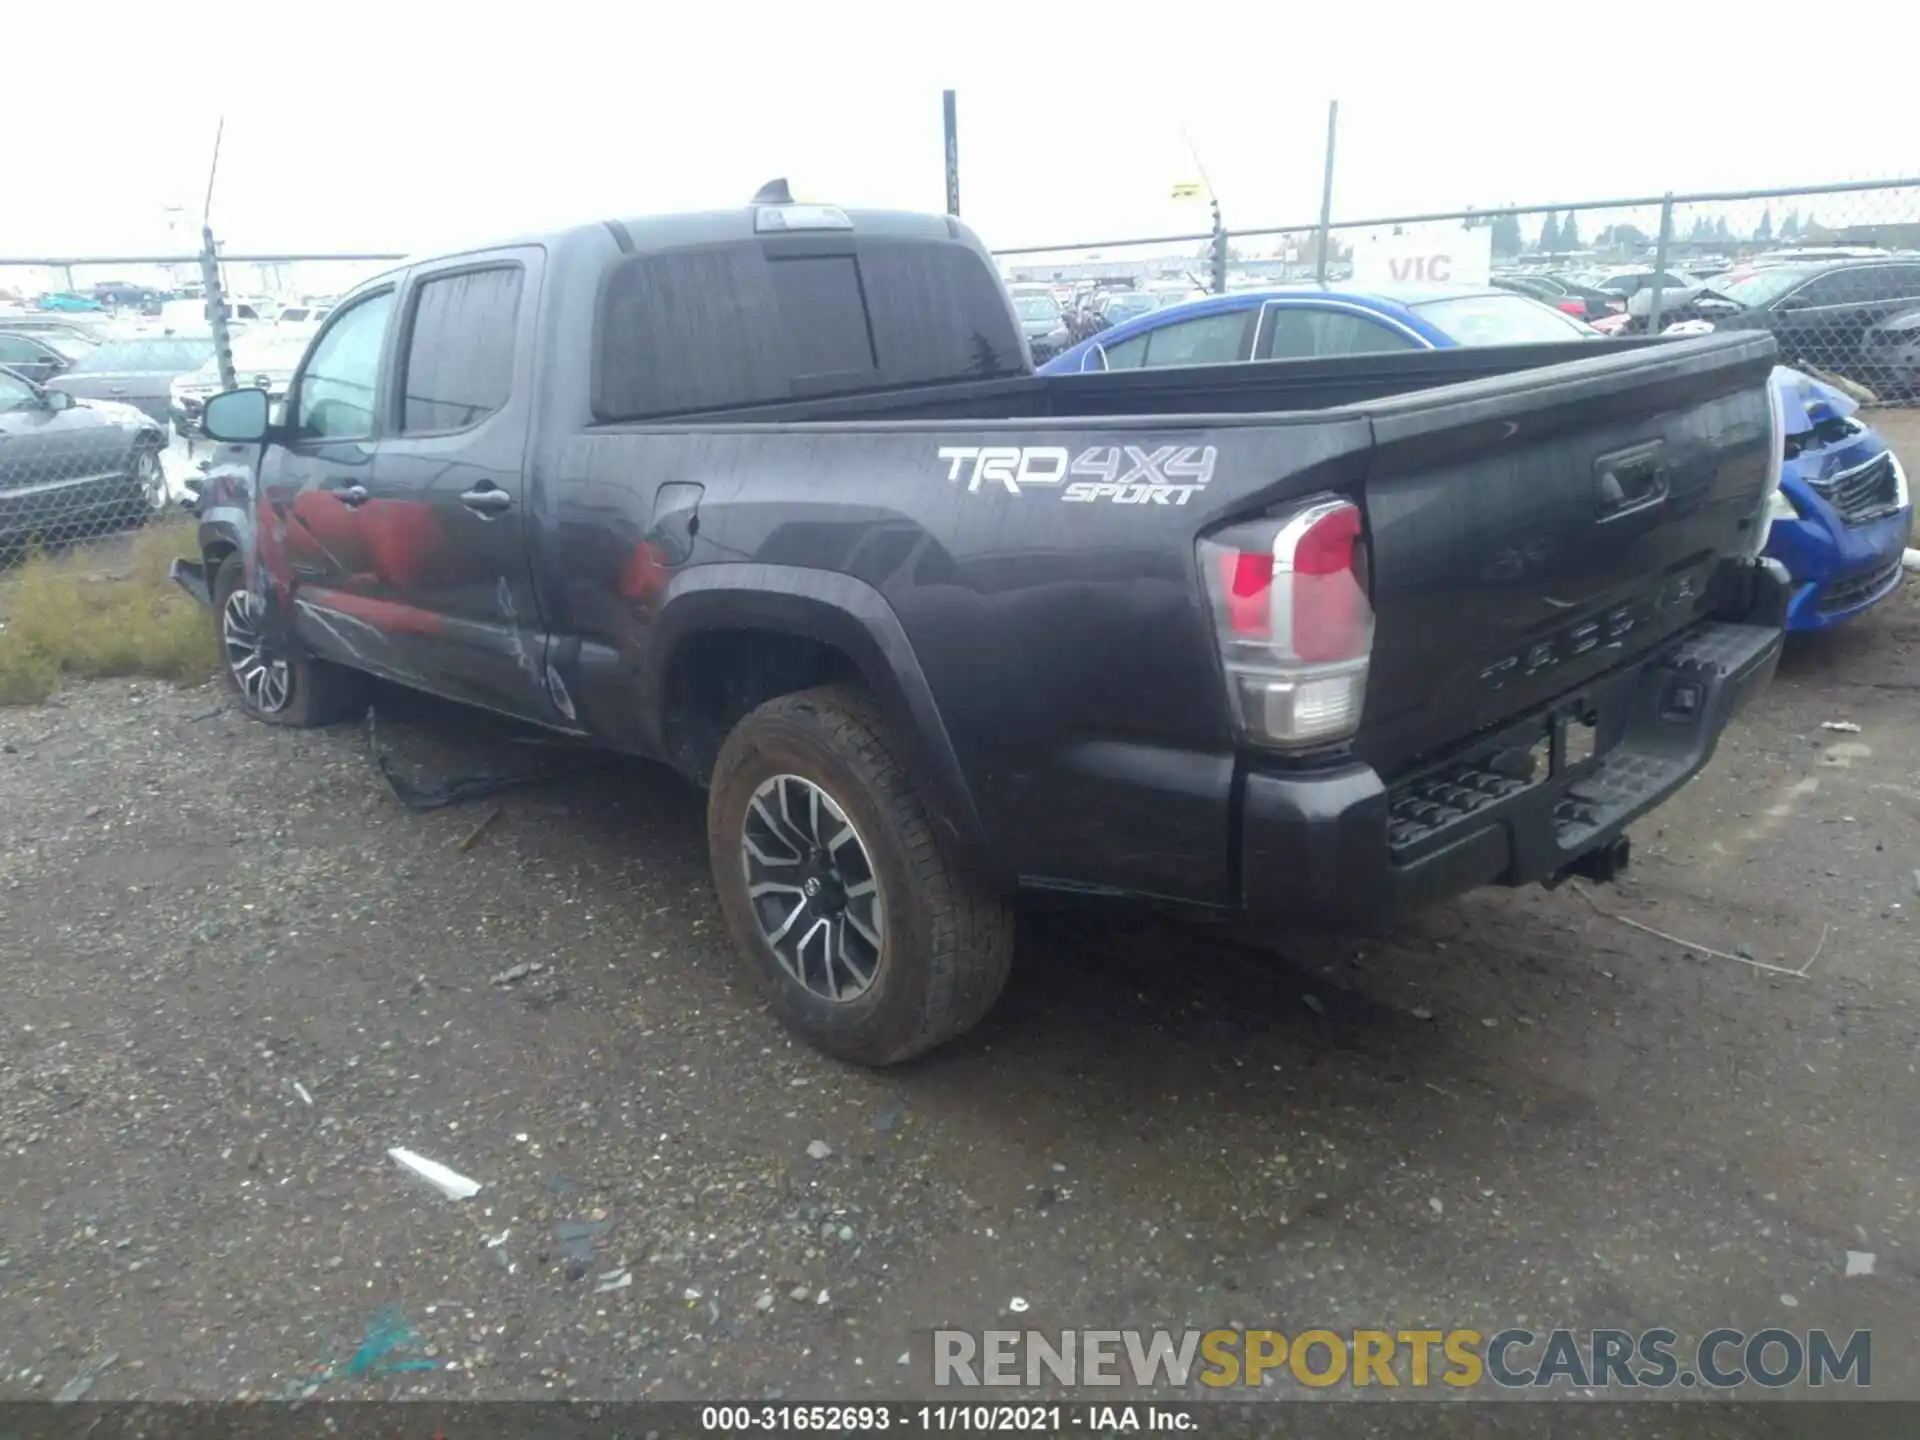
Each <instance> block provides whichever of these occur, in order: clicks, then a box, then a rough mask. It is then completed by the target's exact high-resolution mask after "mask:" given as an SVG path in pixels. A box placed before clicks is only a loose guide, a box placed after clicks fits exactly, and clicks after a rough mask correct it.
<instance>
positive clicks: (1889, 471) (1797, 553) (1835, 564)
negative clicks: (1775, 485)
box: [1766, 367, 1913, 630]
mask: <svg viewBox="0 0 1920 1440" xmlns="http://www.w3.org/2000/svg"><path fill="white" fill-rule="evenodd" d="M1773 383H1774V389H1775V393H1776V395H1777V396H1778V397H1779V401H1780V408H1781V411H1782V414H1783V416H1784V419H1785V425H1784V428H1785V432H1786V457H1785V460H1784V462H1783V464H1782V466H1781V470H1780V488H1779V490H1778V491H1776V492H1775V494H1774V497H1773V509H1772V521H1773V524H1772V526H1771V528H1770V530H1769V532H1768V535H1767V550H1766V553H1767V554H1768V555H1770V556H1772V557H1773V558H1774V559H1776V560H1778V561H1780V563H1781V564H1783V565H1785V566H1786V567H1787V573H1788V574H1789V575H1791V576H1792V577H1793V585H1794V589H1793V598H1792V601H1791V602H1790V604H1789V607H1788V610H1787V628H1788V629H1789V630H1825V629H1827V628H1828V627H1830V626H1833V625H1837V624H1839V623H1840V622H1841V621H1843V620H1847V619H1850V618H1851V617H1853V616H1855V615H1858V614H1859V613H1860V612H1861V611H1863V610H1866V609H1869V608H1870V607H1872V606H1874V605H1877V604H1878V603H1879V602H1880V601H1882V600H1884V599H1886V597H1887V596H1889V595H1891V594H1892V593H1893V592H1894V591H1895V590H1896V589H1898V588H1899V585H1900V578H1901V574H1902V570H1901V564H1900V559H1901V555H1902V553H1903V552H1904V551H1905V549H1906V547H1907V545H1908V544H1909V543H1911V542H1910V540H1909V538H1908V537H1909V536H1910V535H1911V534H1912V532H1913V501H1912V496H1911V493H1910V492H1909V490H1908V487H1907V476H1906V472H1905V470H1904V469H1903V468H1902V466H1901V464H1900V458H1899V456H1897V455H1895V454H1894V453H1893V450H1892V448H1891V447H1890V446H1888V444H1887V442H1886V441H1885V440H1883V439H1882V438H1881V437H1880V435H1879V434H1878V433H1877V432H1876V431H1875V430H1874V429H1873V428H1872V427H1871V426H1869V425H1867V424H1866V423H1865V422H1864V421H1862V420H1861V419H1859V417H1858V416H1857V414H1856V413H1855V412H1856V411H1857V410H1858V409H1859V407H1858V406H1857V405H1856V404H1855V403H1854V402H1853V400H1851V399H1850V398H1849V397H1847V396H1846V395H1844V394H1842V393H1841V392H1840V391H1838V390H1836V389H1834V388H1833V387H1832V386H1830V385H1823V384H1821V383H1820V382H1819V381H1818V380H1815V379H1813V378H1811V377H1810V376H1807V375H1802V374H1801V373H1800V372H1799V371H1797V370H1788V369H1785V368H1784V367H1783V368H1781V369H1777V370H1775V371H1774V373H1773Z"/></svg>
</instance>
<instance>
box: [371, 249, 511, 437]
mask: <svg viewBox="0 0 1920 1440" xmlns="http://www.w3.org/2000/svg"><path fill="white" fill-rule="evenodd" d="M519 313H520V267H519V266H517V265H515V266H503V267H501V268H499V269H495V270H463V271H461V272H459V273H458V274H455V275H446V276H442V277H441V278H439V279H437V280H428V281H426V282H425V283H424V284H422V285H419V286H418V287H416V288H415V290H414V300H413V323H412V325H411V326H410V327H409V328H408V331H407V355H406V360H405V362H404V367H405V368H404V369H403V370H402V371H401V375H402V388H401V408H400V433H401V434H403V435H432V434H439V433H445V432H446V431H449V430H464V429H466V428H467V427H468V426H470V425H478V424H479V423H480V422H481V421H482V420H484V419H486V418H487V416H489V415H491V414H493V412H494V411H496V410H498V409H499V408H500V407H501V406H502V405H504V404H506V403H507V395H508V393H509V392H510V391H511V390H512V388H513V332H514V321H515V319H516V317H517V316H518V315H519Z"/></svg>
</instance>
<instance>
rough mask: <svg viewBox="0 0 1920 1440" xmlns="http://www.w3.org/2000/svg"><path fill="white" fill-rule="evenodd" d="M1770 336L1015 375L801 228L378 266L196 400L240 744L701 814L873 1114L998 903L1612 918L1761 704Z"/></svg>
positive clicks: (963, 977)
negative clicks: (563, 788)
mask: <svg viewBox="0 0 1920 1440" xmlns="http://www.w3.org/2000/svg"><path fill="white" fill-rule="evenodd" d="M1773 361H1774V342H1773V340H1772V338H1771V337H1769V336H1767V335H1764V334H1751V333H1748V334H1731V335H1714V336H1708V337H1703V338H1697V339H1691V338H1690V339H1683V340H1654V339H1649V340H1645V341H1628V342H1622V343H1621V344H1619V345H1617V346H1614V345H1609V346H1605V347H1601V346H1596V345H1593V344H1592V343H1591V342H1586V341H1579V340H1575V341H1572V342H1569V343H1566V344H1537V345H1519V346H1505V347H1489V348H1485V349H1477V350H1453V351H1440V352H1431V353H1412V352H1409V353H1398V354H1384V355H1357V356H1349V357H1338V358H1329V359H1315V360H1297V361H1276V362H1271V363H1261V364H1252V365H1232V366H1214V365H1199V366H1190V367H1183V368H1178V369H1160V370H1133V371H1124V372H1112V373H1104V374H1102V373H1095V374H1084V375H1079V374H1076V375H1061V376H1043V375H1036V374H1034V373H1033V371H1032V367H1031V362H1030V358H1029V354H1028V351H1027V347H1026V346H1025V344H1024V343H1023V341H1022V334H1021V324H1020V320H1019V317H1018V315H1017V313H1016V311H1015V309H1014V307H1013V305H1012V304H1011V302H1010V301H1009V298H1008V296H1007V293H1006V290H1005V288H1004V286H1003V285H1002V283H1001V281H1000V279H999V277H998V275H997V273H996V271H995V268H994V265H993V262H992V260H991V258H990V256H989V255H988V253H987V251H986V250H985V249H984V247H983V246H982V245H981V244H980V242H979V241H978V240H977V239H976V238H975V237H974V235H973V234H972V233H971V232H970V231H969V230H968V229H967V228H966V227H964V226H963V225H962V224H961V223H960V222H959V221H958V220H956V219H954V218H951V217H947V216H927V215H913V214H899V213H890V212H863V211H848V210H841V209H837V208H833V207H827V206H813V205H798V204H794V203H792V202H791V201H790V200H789V199H788V198H787V196H786V195H785V194H784V191H783V189H782V188H781V187H779V186H777V185H776V186H773V187H769V189H768V190H767V191H763V192H762V194H761V195H760V196H758V197H756V200H755V202H754V203H752V204H750V205H748V206H746V207H743V208H741V209H738V210H732V211H726V212H718V213H711V214H697V215H675V216H663V217H652V218H646V219H638V220H613V221H606V222H602V223H595V224H588V225H582V226H577V227H574V228H571V229H566V230H558V231H553V232H549V233H546V234H542V235H537V236H534V237H532V238H528V239H522V240H517V241H514V242H511V243H507V244H501V245H496V246H486V247H480V248H475V249H471V250H466V251H462V252H459V253H454V254H446V255H440V256H437V257H434V258H430V259H423V260H418V261H413V262H410V263H408V264H406V265H405V266H403V267H401V268H398V269H395V270H392V271H390V272H388V273H386V274H384V275H382V276H379V277H378V278H375V279H372V280H370V281H368V282H367V283H365V284H363V285H361V286H360V287H359V288H358V289H357V290H356V291H355V292H354V293H352V294H351V295H349V296H347V297H346V298H345V299H343V300H342V301H341V302H340V304H339V306H338V308H337V309H335V310H334V312H333V313H332V314H331V315H330V316H329V317H328V318H327V321H326V323H325V325H324V326H323V327H322V328H321V329H320V330H319V332H318V333H317V335H316V336H315V338H314V340H313V342H312V344H311V346H310V347H309V349H308V350H307V352H306V354H305V356H304V358H303V359H302V360H301V362H300V365H299V368H298V370H297V371H296V373H295V375H294V377H293V380H292V382H291V385H290V387H289V390H288V393H287V396H286V398H285V400H284V402H282V403H280V404H279V405H278V406H274V405H271V404H270V403H269V397H268V396H267V395H266V394H265V393H264V392H261V391H258V390H238V391H234V392H230V393H228V394H224V395H219V396H216V397H214V398H212V399H210V400H209V401H208V402H207V405H206V409H205V414H204V427H205V429H206V431H207V432H208V434H210V435H211V436H212V437H213V438H215V439H216V440H219V441H222V442H225V444H226V446H227V447H228V448H224V449H223V450H222V451H221V452H220V454H219V457H218V459H217V460H216V463H214V464H213V466H212V467H211V469H210V471H209V473H208V475H207V477H206V480H205V482H204V485H203V487H202V492H201V494H200V496H199V498H198V501H197V514H198V524H199V540H200V549H201V557H202V558H201V560H200V561H198V562H192V563H183V564H182V566H181V567H180V569H179V571H178V572H177V578H178V579H179V580H180V581H181V583H182V584H184V585H186V586H187V587H188V588H189V589H192V590H194V591H195V592H196V593H198V594H199V595H201V596H202V597H203V598H204V599H205V600H206V601H207V602H208V603H209V604H210V605H211V606H212V608H213V613H214V617H215V623H216V625H217V626H218V627H219V634H220V639H221V643H222V647H223V653H224V655H225V657H226V661H227V665H226V673H227V679H228V681H229V682H230V683H231V685H232V687H233V690H234V693H235V694H236V696H237V697H238V701H239V703H240V704H241V705H242V706H243V707H244V708H245V709H246V711H247V712H248V713H249V714H251V715H252V716H254V717H256V718H258V719H260V720H263V721H267V722H270V723H274V724H282V725H316V724H321V723H324V722H326V721H328V720H331V719H335V718H339V717H342V716H344V715H347V714H349V713H351V710H352V708H353V706H354V704H355V700H354V692H355V684H356V681H357V679H358V678H359V676H360V675H362V674H368V675H376V676H381V677H384V678H386V679H388V680H392V681H397V682H399V683H401V684H403V685H408V686H413V687H417V688H419V689H421V690H425V691H430V692H433V693H435V694H438V695H441V696H444V697H448V698H450V699H453V700H456V701H463V702H466V703H469V704H473V705H477V706H482V707H485V708H486V709H488V710H491V711H495V712H498V713H500V714H503V715H507V716H511V717H514V718H516V719H519V720H522V721H528V722H532V723H534V724H537V725H541V726H546V727H550V728H552V729H554V730H557V731H562V732H566V733H567V734H569V735H572V736H575V737H578V738H580V739H582V740H585V741H591V742H594V743H597V744H599V745H602V746H606V747H610V748H612V749H614V750H618V751H623V752H627V753H631V754H635V755H640V756H648V757H652V758H655V759H657V760H660V761H663V762H665V763H666V764H668V765H670V766H672V767H674V768H675V769H677V770H679V771H680V772H681V773H682V774H684V775H685V776H686V777H687V778H688V779H689V780H691V781H693V782H694V783H695V784H697V785H701V786H704V787H705V789H706V793H707V817H708V818H707V827H708V840H709V844H710V849H711V859H712V869H713V879H714V885H715V889H716V891H717V893H718V898H719V904H720V907H721V909H722V911H723V912H724V915H725V918H726V922H727V925H728V927H729V929H730V931H731V934H732V937H733V939H734V940H735V942H736V943H737V945H738V947H739V949H740V951H741V952H742V954H743V955H744V956H745V957H746V958H747V960H748V961H749V962H750V963H751V965H752V967H753V969H754V970H755V972H756V973H757V974H758V975H759V976H760V977H761V978H762V979H763V980H764V982H765V985H766V988H767V992H768V993H769V994H770V996H771V997H772V999H773V1001H774V1004H775V1005H776V1007H777V1008H778V1010H779V1012H780V1013H781V1015H782V1016H783V1017H784V1018H785V1019H786V1020H787V1021H788V1022H789V1023H790V1024H791V1025H792V1026H793V1027H794V1028H795V1029H797V1030H798V1031H799V1032H801V1033H802V1034H803V1035H805V1036H806V1037H808V1038H809V1039H810V1040H811V1041H812V1042H814V1043H815V1044H817V1045H819V1046H821V1047H822V1048H824V1049H825V1050H827V1051H829V1052H831V1053H833V1054H836V1055H839V1056H842V1057H846V1058H849V1059H852V1060H856V1061H861V1062H865V1063H869V1064H887V1063H891V1062H895V1061H899V1060H903V1059H905V1058H907V1057H909V1056H912V1055H915V1054H918V1053H920V1052H923V1051H925V1050H927V1049H929V1048H931V1047H933V1046H934V1045H937V1044H939V1043H940V1042H942V1041H944V1040H947V1039H949V1038H951V1037H953V1036H955V1035H958V1034H960V1033H961V1032H963V1031H965V1030H966V1029H967V1028H968V1027H970V1026H972V1025H973V1024H974V1023H975V1022H977V1021H978V1020H979V1019H980V1018H981V1017H982V1016H983V1015H984V1014H985V1013H986V1012H987V1011H988V1009H989V1008H990V1007H991V1006H992V1004H993V1003H994V1000H995V998H996V997H997V996H998V994H999V993H1000V990H1001V987H1002V985H1003V983H1004V981H1005V980H1006V977H1007V973H1008V968H1009V965H1010V963H1011V960H1012V951H1013V908H1012V903H1013V900H1014V897H1015V896H1016V895H1017V894H1018V893H1019V892H1020V891H1021V890H1023V889H1030V890H1056V891H1072V892H1078V893H1081V894H1085V895H1094V896H1111V897H1130V898H1133V899H1136V900H1142V901H1146V902H1150V903H1153V904H1157V905H1164V906H1168V907H1174V908H1178V909H1179V910H1182V911H1184V912H1186V913H1189V914H1202V915H1211V916H1216V917H1220V918H1223V919H1234V920H1238V921H1244V922H1249V923H1252V924H1254V925H1257V926H1259V927H1262V928H1264V929H1266V930H1268V931H1281V930H1284V929H1285V928H1287V927H1289V926H1293V925H1296V924H1300V923H1304V922H1306V921H1308V920H1314V921H1318V922H1325V921H1328V920H1331V921H1333V922H1336V923H1355V924H1379V923H1382V922H1386V921H1390V920H1391V919H1393V918H1394V917H1395V916H1398V915H1400V914H1403V913H1405V912H1406V911H1407V910H1409V909H1410V908H1413V907H1416V906H1420V905H1424V904H1429V903H1432V902H1434V901H1438V900H1442V899H1444V898H1446V897H1449V896H1454V895H1458V894H1460V893H1462V892H1463V891H1466V890H1469V889H1472V888H1474V887H1476V886H1481V885H1486V884H1502V885H1519V884H1526V883H1532V882H1546V883H1554V882H1556V881H1558V880H1560V879H1562V878H1564V877H1566V876H1568V875H1572V874H1582V875H1588V876H1592V877H1594V878H1597V879H1606V878H1608V877H1610V876H1611V875H1612V873H1613V872H1614V871H1615V870H1616V869H1617V868H1618V867H1619V866H1620V865H1621V864H1623V863H1624V862H1625V859H1626V841H1625V840H1624V838H1623V831H1624V829H1625V827H1626V826H1627V825H1628V823H1629V822H1630V821H1632V820H1633V819H1634V818H1635V817H1637V816H1639V815H1641V814H1643V813H1644V812H1646V811H1647V810H1649V809H1651V808H1652V807H1654V806H1656V805H1658V804H1659V803H1660V802H1661V801H1663V800H1665V799H1666V798H1667V797H1668V796H1670V795H1672V794H1673V793H1674V792H1675V791H1676V790H1678V789H1679V788H1680V787H1681V786H1682V785H1683V784H1685V783H1686V781H1687V780H1688V779H1689V778H1690V777H1691V776H1692V775H1693V774H1694V773H1695V772H1696V771H1698V770H1699V769H1700V768H1701V766H1702V765H1704V764H1705V763H1706V762H1707V760H1708V758H1709V756H1710V755H1711V754H1712V752H1713V749H1714V746H1715V743H1716V741H1717V740H1718V738H1719V736H1720V733H1721V731H1722V729H1723V727H1724V726H1725V725H1726V724H1727V722H1728V718H1729V717H1730V716H1731V715H1732V714H1733V713H1734V711H1735V710H1736V709H1737V708H1738V707H1739V706H1740V705H1741V704H1742V703H1743V702H1745V701H1746V700H1748V699H1749V698H1750V697H1751V696H1752V695H1753V694H1754V693H1755V692H1756V691H1757V690H1758V689H1759V688H1760V687H1762V686H1763V685H1764V684H1765V683H1766V681H1767V679H1768V678H1769V676H1770V675H1771V674H1772V671H1773V669H1774V665H1775V662H1776V659H1777V657H1778V654H1779V647H1780V634H1781V624H1782V617H1783V614H1784V606H1785V603H1786V599H1787V590H1786V586H1785V582H1784V576H1783V572H1782V571H1781V570H1780V568H1779V566H1778V565H1776V564H1774V563H1773V562H1770V561H1767V560H1764V559H1761V558H1759V555H1760V550H1761V547H1762V545H1763V544H1764V542H1765V539H1766V527H1767V523H1768V520H1767V517H1768V514H1769V508H1770V497H1771V490H1772V487H1773V486H1774V485H1776V484H1777V482H1778V472H1779V459H1778V457H1779V456H1780V454H1781V448H1782V440H1781V433H1780V427H1781V420H1780V417H1779V415H1778V414H1777V413H1776V412H1775V405H1774V402H1773V400H1772V395H1771V390H1770V387H1769V385H1768V374H1769V371H1770V369H1771V367H1772V365H1773Z"/></svg>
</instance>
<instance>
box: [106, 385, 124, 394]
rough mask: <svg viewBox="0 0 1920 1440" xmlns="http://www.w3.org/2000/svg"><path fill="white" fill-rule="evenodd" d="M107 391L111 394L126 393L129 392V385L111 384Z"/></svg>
mask: <svg viewBox="0 0 1920 1440" xmlns="http://www.w3.org/2000/svg"><path fill="white" fill-rule="evenodd" d="M107 393H108V394H109V395H124V394H126V393H127V387H126V386H124V385H109V386H108V387H107Z"/></svg>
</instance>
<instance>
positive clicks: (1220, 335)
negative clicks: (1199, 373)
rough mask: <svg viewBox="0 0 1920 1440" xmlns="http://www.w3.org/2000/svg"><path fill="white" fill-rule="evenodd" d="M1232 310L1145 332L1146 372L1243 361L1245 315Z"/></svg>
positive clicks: (1244, 356)
mask: <svg viewBox="0 0 1920 1440" xmlns="http://www.w3.org/2000/svg"><path fill="white" fill-rule="evenodd" d="M1249 313H1251V312H1249V311H1246V310H1235V311H1231V312H1229V313H1228V314H1225V315H1202V316H1199V317H1198V318H1197V319H1193V320H1182V321H1180V322H1179V323H1178V324H1176V325H1162V326H1161V327H1160V328H1159V329H1158V330H1152V331H1149V332H1148V333H1147V337H1146V338H1147V347H1146V357H1145V358H1144V359H1143V360H1142V361H1141V363H1142V364H1143V365H1145V366H1146V367H1147V368H1148V369H1159V368H1161V367H1162V366H1167V365H1226V364H1231V363H1232V362H1233V361H1235V360H1244V359H1246V358H1247V357H1246V348H1245V346H1246V337H1247V316H1248V315H1249Z"/></svg>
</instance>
